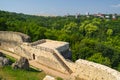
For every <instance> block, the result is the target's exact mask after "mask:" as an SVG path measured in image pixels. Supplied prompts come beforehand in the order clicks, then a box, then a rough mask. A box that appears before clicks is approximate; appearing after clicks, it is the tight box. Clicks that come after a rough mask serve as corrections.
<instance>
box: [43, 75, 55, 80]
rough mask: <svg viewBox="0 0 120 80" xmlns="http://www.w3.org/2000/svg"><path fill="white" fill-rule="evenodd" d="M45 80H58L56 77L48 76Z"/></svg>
mask: <svg viewBox="0 0 120 80" xmlns="http://www.w3.org/2000/svg"><path fill="white" fill-rule="evenodd" d="M43 80H56V79H55V78H54V77H52V76H49V75H46V76H45V78H44V79H43Z"/></svg>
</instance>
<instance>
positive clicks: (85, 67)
mask: <svg viewBox="0 0 120 80" xmlns="http://www.w3.org/2000/svg"><path fill="white" fill-rule="evenodd" d="M75 65H76V68H75V69H76V70H75V72H74V73H73V74H71V77H72V78H71V80H74V79H75V78H77V79H83V80H120V72H118V71H116V70H113V69H111V68H109V67H107V66H104V65H101V64H97V63H94V62H90V61H86V60H82V59H79V60H77V61H76V62H75Z"/></svg>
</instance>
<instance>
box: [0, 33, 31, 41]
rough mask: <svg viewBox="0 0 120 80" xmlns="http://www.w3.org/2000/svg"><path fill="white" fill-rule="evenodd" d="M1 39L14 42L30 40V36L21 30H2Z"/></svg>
mask: <svg viewBox="0 0 120 80" xmlns="http://www.w3.org/2000/svg"><path fill="white" fill-rule="evenodd" d="M0 40H1V41H14V42H28V41H30V37H29V36H27V35H25V34H22V33H19V32H12V31H0Z"/></svg>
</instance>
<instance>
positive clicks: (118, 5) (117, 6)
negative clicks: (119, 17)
mask: <svg viewBox="0 0 120 80" xmlns="http://www.w3.org/2000/svg"><path fill="white" fill-rule="evenodd" d="M111 7H114V8H119V7H120V4H116V5H112V6H111Z"/></svg>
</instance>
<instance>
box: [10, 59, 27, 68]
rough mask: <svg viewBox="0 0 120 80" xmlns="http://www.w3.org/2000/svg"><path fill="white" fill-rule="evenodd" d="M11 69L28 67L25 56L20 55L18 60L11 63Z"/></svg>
mask: <svg viewBox="0 0 120 80" xmlns="http://www.w3.org/2000/svg"><path fill="white" fill-rule="evenodd" d="M12 67H13V69H18V68H19V69H25V70H28V69H29V62H28V59H27V58H25V57H21V58H20V60H18V61H17V62H15V63H13V64H12Z"/></svg>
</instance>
